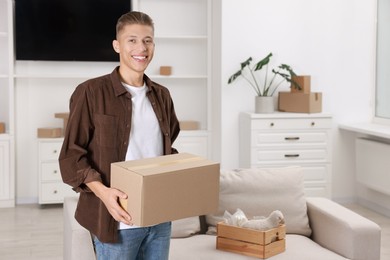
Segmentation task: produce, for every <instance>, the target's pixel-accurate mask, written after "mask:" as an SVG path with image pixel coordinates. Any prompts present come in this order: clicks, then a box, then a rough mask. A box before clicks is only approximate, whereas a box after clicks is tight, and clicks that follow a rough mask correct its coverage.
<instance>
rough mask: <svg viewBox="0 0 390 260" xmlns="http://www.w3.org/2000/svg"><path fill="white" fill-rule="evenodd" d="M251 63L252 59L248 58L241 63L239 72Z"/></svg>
mask: <svg viewBox="0 0 390 260" xmlns="http://www.w3.org/2000/svg"><path fill="white" fill-rule="evenodd" d="M251 61H252V57H249V58H248V59H247V60H246V61H244V62H242V63H241V70H243V69H244V68H245V67H246V66H249V64H250V63H251Z"/></svg>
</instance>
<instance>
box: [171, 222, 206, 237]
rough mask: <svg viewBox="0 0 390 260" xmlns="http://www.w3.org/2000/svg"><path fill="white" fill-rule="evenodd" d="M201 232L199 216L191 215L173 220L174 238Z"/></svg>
mask: <svg viewBox="0 0 390 260" xmlns="http://www.w3.org/2000/svg"><path fill="white" fill-rule="evenodd" d="M199 232H200V219H199V217H190V218H184V219H179V220H175V221H172V233H171V237H172V238H184V237H189V236H192V235H195V234H198V233H199Z"/></svg>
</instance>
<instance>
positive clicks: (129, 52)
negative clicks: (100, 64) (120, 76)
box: [113, 24, 154, 73]
mask: <svg viewBox="0 0 390 260" xmlns="http://www.w3.org/2000/svg"><path fill="white" fill-rule="evenodd" d="M113 46H114V49H115V51H116V52H117V53H119V60H120V65H121V67H122V66H124V67H126V68H127V69H130V70H131V71H132V72H136V73H144V71H145V70H146V68H147V67H148V65H149V63H150V62H151V61H152V59H153V54H154V32H153V28H152V27H150V26H148V25H140V24H129V25H126V26H125V27H124V28H123V29H122V30H121V31H120V33H119V34H118V37H117V39H116V40H115V41H114V42H113Z"/></svg>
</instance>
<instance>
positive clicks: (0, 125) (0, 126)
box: [0, 122, 5, 134]
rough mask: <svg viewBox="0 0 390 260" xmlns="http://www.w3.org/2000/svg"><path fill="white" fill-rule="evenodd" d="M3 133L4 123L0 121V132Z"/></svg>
mask: <svg viewBox="0 0 390 260" xmlns="http://www.w3.org/2000/svg"><path fill="white" fill-rule="evenodd" d="M4 133H5V123H4V122H0V134H4Z"/></svg>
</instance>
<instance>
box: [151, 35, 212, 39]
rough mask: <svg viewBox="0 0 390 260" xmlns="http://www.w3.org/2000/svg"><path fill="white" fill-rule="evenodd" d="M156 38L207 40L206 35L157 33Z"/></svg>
mask: <svg viewBox="0 0 390 260" xmlns="http://www.w3.org/2000/svg"><path fill="white" fill-rule="evenodd" d="M154 39H156V40H160V39H161V40H207V35H159V36H155V37H154Z"/></svg>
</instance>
